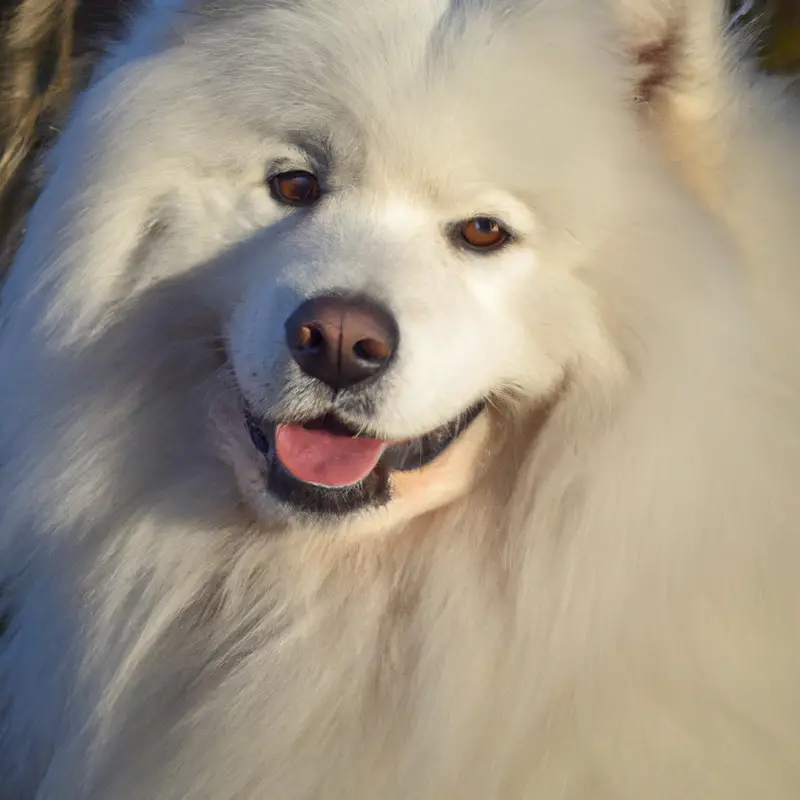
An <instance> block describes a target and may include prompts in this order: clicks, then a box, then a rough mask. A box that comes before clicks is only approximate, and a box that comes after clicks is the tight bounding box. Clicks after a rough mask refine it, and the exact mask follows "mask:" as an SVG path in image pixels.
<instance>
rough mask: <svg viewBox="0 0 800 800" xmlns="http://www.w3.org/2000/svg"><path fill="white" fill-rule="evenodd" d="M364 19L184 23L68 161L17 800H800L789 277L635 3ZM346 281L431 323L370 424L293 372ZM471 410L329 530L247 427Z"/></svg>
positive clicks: (181, 18) (19, 476)
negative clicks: (722, 169) (673, 109)
mask: <svg viewBox="0 0 800 800" xmlns="http://www.w3.org/2000/svg"><path fill="white" fill-rule="evenodd" d="M645 3H646V0H642V4H643V5H644V4H645ZM647 4H648V5H652V3H647ZM633 5H635V4H634V3H632V2H628V9H629V10H630V8H631V7H632V6H633ZM353 12H354V4H353V3H352V2H347V1H346V0H325V2H323V1H322V0H303V1H302V2H298V3H286V2H283V0H271V1H270V2H266V3H265V2H259V3H255V2H252V3H251V2H247V1H245V2H240V3H236V4H235V5H234V4H230V5H227V4H226V5H219V4H216V3H214V4H212V3H205V2H202V0H198V1H197V2H191V3H188V4H184V5H183V6H181V7H180V8H177V7H172V6H170V5H168V4H166V3H164V4H155V5H153V6H150V7H148V8H147V9H145V10H144V11H143V13H142V14H141V15H140V16H139V17H138V19H137V21H136V23H135V24H134V26H133V29H132V32H131V34H130V36H129V38H127V39H126V40H125V42H124V43H123V44H121V45H120V46H119V47H118V48H117V49H115V51H114V52H113V53H112V54H111V55H110V56H109V58H108V60H107V61H106V62H105V63H104V65H103V66H102V68H101V69H100V71H99V73H98V76H97V79H96V81H95V83H94V84H93V85H92V87H91V88H90V89H89V91H88V92H87V93H86V94H84V95H83V96H82V97H81V98H80V99H79V101H78V102H77V104H76V106H75V108H74V110H73V114H72V118H71V121H70V123H69V125H68V126H67V127H66V129H65V131H64V133H63V135H62V136H61V137H60V140H59V142H58V144H57V146H56V148H55V150H54V151H53V152H52V154H51V161H50V166H51V172H50V177H49V179H48V181H47V184H46V186H45V189H44V191H43V193H42V195H41V197H40V198H39V200H38V202H37V204H36V206H35V208H34V209H33V212H32V214H31V216H30V218H29V220H28V231H27V235H26V238H25V241H24V243H23V245H22V247H21V249H20V251H19V253H18V255H17V257H16V261H15V264H14V267H13V269H12V271H11V273H10V275H9V277H8V279H7V281H6V285H5V287H4V294H3V312H2V313H3V318H2V329H0V383H2V386H3V387H4V388H3V391H2V394H0V464H2V472H0V565H2V566H1V567H0V569H2V572H1V573H0V578H2V582H3V587H4V588H3V591H2V595H1V597H2V602H3V604H4V614H5V617H6V619H7V622H6V626H5V632H4V634H3V637H2V639H0V709H2V711H1V712H0V754H1V755H0V797H2V798H3V800H23V799H25V798H37V800H78V799H79V798H80V799H81V800H83V799H84V798H91V800H106V799H107V798H114V799H115V800H140V799H141V798H151V797H152V798H156V797H157V798H159V799H160V800H161V799H162V798H163V800H178V798H186V797H190V798H198V800H202V799H203V798H207V799H208V800H233V798H237V800H239V799H240V798H245V799H246V798H253V799H254V800H255V799H256V798H259V799H260V798H280V799H281V800H301V798H302V799H303V800H305V799H306V798H317V799H318V800H338V799H341V800H345V799H347V800H358V799H362V800H368V799H369V800H372V799H373V798H381V799H382V800H401V798H403V799H405V798H420V799H423V798H426V799H430V800H456V799H458V800H479V799H480V800H484V799H485V798H493V799H494V800H517V799H518V798H537V800H641V798H644V797H646V798H649V799H650V800H674V798H686V800H701V798H702V800H711V798H718V799H719V800H751V799H752V800H755V798H773V799H774V800H790V799H791V800H794V798H796V797H797V796H798V792H800V759H798V758H797V753H798V752H800V688H798V681H797V675H798V670H799V669H800V644H798V641H800V639H798V635H797V634H798V625H800V623H799V622H798V618H797V613H796V609H797V607H798V600H800V598H799V597H798V595H799V594H800V588H798V581H797V567H798V564H799V563H800V537H798V530H797V529H798V523H797V519H798V512H800V497H798V493H797V488H796V487H797V483H798V480H800V402H798V401H800V395H798V391H799V390H800V383H799V382H798V379H799V378H800V374H798V372H799V370H800V368H799V367H798V364H797V361H798V359H797V357H796V355H797V354H796V344H795V343H794V341H792V340H791V337H790V336H788V335H785V334H788V331H789V327H788V326H789V325H790V322H789V318H788V315H787V316H786V317H784V319H785V320H786V322H785V327H781V325H778V326H772V325H770V324H767V322H768V321H769V319H770V318H771V317H772V316H773V315H772V313H771V311H770V309H771V308H772V306H771V305H769V303H772V302H776V303H777V302H778V299H783V300H784V301H788V302H791V298H793V297H794V296H795V295H793V294H791V293H792V292H795V289H794V287H793V286H792V285H791V283H787V284H786V285H784V284H782V283H781V281H780V280H776V281H775V282H774V283H772V284H770V288H769V290H768V291H769V294H767V295H765V294H762V293H760V292H754V291H753V275H754V262H753V259H752V258H751V257H749V256H748V255H747V252H746V248H747V247H748V246H749V244H747V243H749V242H750V241H752V240H751V238H750V237H749V236H740V235H739V234H738V233H737V231H738V223H736V222H735V221H734V220H728V219H726V218H725V216H724V214H721V213H720V212H719V211H718V207H717V206H716V205H715V204H714V202H713V200H711V199H709V198H712V197H713V195H712V194H707V193H706V192H705V190H704V189H702V188H698V184H696V183H694V182H693V181H692V180H687V176H689V175H691V174H693V170H694V169H695V165H700V164H701V162H700V161H699V160H698V161H690V160H689V159H688V158H687V159H684V161H683V162H682V163H683V164H684V166H685V167H686V169H685V170H682V169H680V168H676V166H675V165H674V164H673V163H670V161H669V160H668V159H665V158H664V153H665V151H666V150H668V148H665V147H664V144H663V140H662V139H661V138H659V136H660V134H661V132H662V131H663V128H660V127H659V128H658V133H659V136H656V135H655V128H656V127H658V126H657V125H656V126H653V125H652V124H651V122H652V120H651V119H650V118H648V120H644V119H643V115H642V113H641V109H637V108H635V107H634V105H633V104H632V103H631V102H630V98H631V96H632V95H633V94H634V89H635V86H636V85H637V83H641V80H642V78H641V74H640V71H639V69H638V67H637V65H636V64H635V63H634V61H635V59H632V58H631V53H632V52H633V50H634V49H635V48H633V49H632V48H631V46H630V45H631V42H632V41H634V39H635V36H636V29H635V27H634V24H633V23H631V22H630V18H626V17H624V16H623V15H621V14H620V7H619V5H618V4H613V3H612V2H611V0H604V1H603V2H598V0H516V2H505V1H504V0H449V1H448V0H413V1H410V2H408V3H402V4H398V3H396V2H388V1H384V0H369V2H363V3H359V4H358V13H357V14H354V13H353ZM693 30H696V29H693ZM711 30H712V28H709V31H711ZM715 35H716V33H715ZM654 118H655V119H658V118H657V117H654ZM686 130H689V129H688V128H687V129H686ZM703 131H704V132H705V128H704V129H703ZM774 135H775V136H778V135H779V133H775V134H774ZM677 160H678V161H679V162H680V158H679V159H677ZM285 169H293V170H298V169H302V170H305V171H306V172H312V171H313V172H314V174H315V175H318V176H319V177H320V181H321V184H322V186H323V193H324V196H323V199H322V200H321V201H320V203H319V205H317V206H314V207H313V208H302V209H294V208H287V207H285V206H283V205H281V204H280V203H279V202H277V201H276V198H275V197H274V193H273V196H271V195H270V192H269V190H268V187H267V186H266V185H265V183H268V180H265V178H267V179H268V178H269V176H270V175H271V174H272V173H271V172H270V170H272V171H276V170H277V171H278V172H280V171H281V170H285ZM699 169H700V166H697V170H698V171H699ZM725 174H727V173H725ZM758 174H760V173H755V172H753V173H747V174H743V177H742V180H747V181H749V182H751V183H752V182H755V181H756V180H757V178H758ZM705 185H714V184H713V182H711V183H709V184H703V186H705ZM753 191H755V189H754V190H753ZM743 207H744V206H743ZM476 215H490V217H491V219H494V220H501V221H502V223H503V224H504V225H505V226H506V227H507V228H508V230H509V231H510V232H511V233H512V235H511V236H510V238H509V240H508V244H507V245H506V246H504V247H502V248H499V249H497V250H496V251H493V252H491V253H488V254H477V253H475V252H472V251H470V250H469V249H465V248H464V247H462V246H460V245H459V240H458V238H457V236H456V234H457V232H458V231H459V230H461V228H460V227H459V225H460V221H462V220H466V219H470V218H474V217H475V216H476ZM454 226H455V227H454ZM454 232H455V233H454ZM783 235H784V234H783V232H782V229H779V228H776V229H775V233H774V235H773V236H772V237H771V238H770V241H773V240H774V241H775V244H774V247H775V248H776V249H777V250H778V256H777V257H776V259H775V260H772V259H770V258H767V254H768V253H772V252H773V251H771V250H766V249H762V250H760V251H759V252H760V253H762V254H764V260H765V262H766V265H765V269H770V268H771V265H772V264H774V263H777V261H778V260H779V258H780V257H782V256H781V253H782V252H783V251H782V250H781V244H780V238H779V237H780V236H783ZM753 252H755V250H753ZM776 269H777V267H776ZM331 289H335V290H337V291H340V292H349V293H358V294H359V295H364V294H369V295H370V296H374V297H376V298H378V299H379V300H380V301H381V302H382V303H383V304H384V305H386V306H387V307H389V308H390V309H391V310H392V312H393V314H394V315H395V317H396V319H397V321H398V324H399V328H400V332H401V340H400V341H401V346H400V347H401V349H400V350H399V352H398V357H397V359H396V361H395V363H393V365H392V367H391V370H390V371H389V372H388V373H387V375H386V377H385V379H384V378H382V379H381V381H380V382H378V384H376V386H375V387H374V389H371V390H370V393H369V394H358V393H352V394H350V393H348V392H343V393H339V394H338V395H335V396H334V397H333V398H329V397H328V395H327V394H323V393H321V392H320V390H319V387H318V386H317V385H316V383H314V382H313V381H311V380H309V379H308V378H307V376H303V375H301V374H300V371H299V370H298V369H297V366H296V365H295V364H293V363H292V361H291V359H290V358H289V356H288V354H287V352H286V345H285V342H284V339H283V326H284V321H285V320H286V318H287V315H288V314H290V313H291V312H292V310H293V309H294V308H295V306H296V305H297V303H298V302H299V301H301V300H303V299H305V298H308V297H314V296H317V295H318V294H319V293H320V292H323V291H329V290H331ZM766 291H767V289H765V292H766ZM781 292H785V295H784V296H783V298H778V297H777V296H778V295H779V294H780V293H781ZM765 297H766V299H767V300H766V301H765V300H764V298H765ZM767 301H768V303H767V304H765V303H766V302H767ZM765 311H766V313H765ZM795 341H796V340H795ZM479 399H483V402H484V403H485V410H484V412H483V413H482V414H481V416H480V417H479V418H478V419H477V420H476V421H475V422H474V423H473V424H472V425H471V426H470V427H469V428H467V430H466V431H465V432H464V433H463V434H462V435H461V436H460V437H459V438H458V439H457V440H456V441H455V442H454V443H453V444H452V446H451V447H450V449H448V450H447V451H445V452H444V454H443V455H442V456H440V458H438V459H436V460H434V461H432V462H431V463H430V464H428V465H427V466H425V467H424V468H422V469H420V470H412V471H408V472H397V473H396V474H394V475H392V476H390V478H389V480H390V484H389V489H390V494H391V499H390V500H389V502H388V503H387V504H386V505H383V506H380V507H378V508H367V507H358V508H355V507H353V508H352V511H351V512H349V513H343V514H339V515H330V514H314V513H309V512H308V509H304V508H301V507H298V506H297V505H296V504H295V505H292V504H291V503H287V502H285V498H281V497H277V496H276V495H275V492H274V491H273V488H272V487H271V486H270V481H269V475H268V474H266V473H265V466H264V459H263V458H262V454H261V453H259V452H258V450H257V449H256V448H254V446H253V442H251V441H250V439H249V438H248V436H247V433H246V431H245V429H244V426H243V425H242V416H243V414H244V413H248V414H250V413H252V414H255V415H257V416H258V418H259V419H264V420H267V419H275V420H288V419H292V420H302V419H305V418H308V417H310V416H313V414H316V413H320V409H322V408H323V407H324V408H325V410H326V411H327V410H329V407H330V408H332V409H333V410H334V411H335V412H336V413H337V414H339V415H341V416H343V417H344V418H345V419H346V420H347V421H349V422H350V423H352V424H356V423H357V424H359V425H360V426H361V427H362V428H363V430H364V431H365V432H367V433H369V434H370V435H372V436H376V437H377V436H381V437H382V438H385V439H387V440H389V439H391V440H392V441H395V440H408V439H414V437H420V436H422V435H423V434H425V433H426V432H427V431H429V430H431V429H434V428H436V427H437V426H440V425H442V424H443V423H445V422H447V421H448V420H450V419H453V418H458V415H460V414H462V413H463V411H464V409H467V408H469V407H471V406H472V405H473V404H474V403H475V402H476V400H479ZM349 502H350V501H348V500H347V498H346V497H344V498H343V500H342V503H343V509H344V508H349V507H350V506H348V503H349Z"/></svg>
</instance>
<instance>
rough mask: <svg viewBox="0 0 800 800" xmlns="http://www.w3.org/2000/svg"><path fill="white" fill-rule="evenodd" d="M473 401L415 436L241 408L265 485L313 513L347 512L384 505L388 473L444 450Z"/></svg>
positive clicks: (478, 409) (468, 417) (474, 414)
mask: <svg viewBox="0 0 800 800" xmlns="http://www.w3.org/2000/svg"><path fill="white" fill-rule="evenodd" d="M484 408H485V402H479V403H476V404H475V405H473V406H470V408H468V409H466V410H465V411H464V412H462V413H461V414H459V415H458V416H457V417H456V418H455V419H453V420H451V421H450V422H447V423H446V424H444V425H441V426H439V427H437V428H435V429H434V430H432V431H429V432H428V433H426V434H424V435H422V436H420V437H417V438H415V439H406V440H387V439H378V438H372V437H370V436H366V435H362V434H361V433H360V432H359V431H358V430H356V429H355V428H353V427H352V426H350V425H348V424H347V423H346V422H344V421H342V420H341V419H340V418H339V417H337V416H336V415H335V414H333V413H329V414H325V415H324V416H322V417H318V418H316V419H313V420H309V421H307V422H304V423H302V424H296V423H289V422H271V421H268V420H263V419H257V418H255V417H254V416H253V415H252V414H251V413H250V412H249V411H248V410H245V415H244V422H245V427H246V428H247V431H248V433H249V434H250V438H251V440H252V442H253V445H254V446H255V448H256V449H257V450H258V451H259V453H261V455H262V456H263V457H264V458H265V460H266V463H267V486H268V489H269V491H270V492H271V493H272V494H274V495H276V496H277V497H278V499H280V500H282V501H284V502H286V503H288V504H290V505H293V506H296V507H299V508H302V509H303V510H305V511H309V512H316V513H320V512H322V513H338V514H344V513H350V512H352V511H354V510H357V509H359V508H363V507H365V506H377V505H383V504H384V503H386V502H387V501H388V500H389V499H390V497H391V474H392V473H393V472H395V471H410V470H417V469H421V468H422V467H424V466H426V465H427V464H430V463H431V462H432V461H434V460H435V459H437V458H438V457H439V456H441V455H442V453H444V451H445V450H447V449H448V448H449V447H450V446H451V445H452V444H453V443H454V442H455V441H456V440H457V439H458V438H459V437H460V436H461V435H462V434H463V433H464V431H465V430H467V428H468V427H469V426H470V425H471V424H472V423H473V422H474V421H475V420H476V419H477V418H478V417H479V416H480V414H481V413H482V412H483V410H484Z"/></svg>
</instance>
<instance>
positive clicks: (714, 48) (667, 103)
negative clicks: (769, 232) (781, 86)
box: [611, 0, 747, 205]
mask: <svg viewBox="0 0 800 800" xmlns="http://www.w3.org/2000/svg"><path fill="white" fill-rule="evenodd" d="M611 2H612V3H614V5H615V7H616V10H617V14H618V17H619V26H620V27H619V30H620V34H621V37H622V42H621V44H622V48H623V49H624V51H625V53H626V54H627V55H628V56H629V57H630V59H631V61H632V64H633V67H634V71H633V76H634V79H633V81H632V83H633V85H632V86H631V87H630V97H631V102H632V104H634V105H635V108H636V110H637V112H638V113H641V114H642V116H643V118H644V120H645V122H646V124H647V125H648V126H649V127H650V129H651V131H652V132H653V133H654V135H655V136H656V137H657V138H658V139H659V140H660V141H661V145H662V147H663V152H664V155H665V156H666V157H667V158H669V159H670V160H672V161H673V162H674V163H676V164H677V165H678V167H679V170H680V172H681V173H682V175H683V176H684V178H685V180H686V181H687V182H688V183H689V185H690V186H691V187H692V188H693V189H694V190H695V191H696V192H698V193H699V194H700V195H701V196H702V197H704V198H705V200H706V202H708V203H709V204H711V205H713V204H715V203H717V202H720V197H719V196H718V195H719V193H720V182H719V176H720V170H721V169H722V164H723V162H724V159H725V149H726V144H725V143H726V141H727V139H728V132H727V130H726V127H725V126H726V124H728V122H729V121H730V120H731V118H732V114H731V113H729V112H730V110H731V108H732V106H733V105H734V104H735V103H736V98H737V89H736V87H737V85H738V78H737V72H738V70H740V69H742V68H743V66H742V65H743V64H744V59H743V58H742V52H741V51H742V49H744V48H745V47H746V46H747V42H746V41H745V39H744V37H743V35H742V33H740V32H734V31H732V30H731V15H730V13H729V8H728V6H729V3H728V0H611Z"/></svg>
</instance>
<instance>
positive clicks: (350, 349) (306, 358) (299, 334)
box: [286, 295, 399, 390]
mask: <svg viewBox="0 0 800 800" xmlns="http://www.w3.org/2000/svg"><path fill="white" fill-rule="evenodd" d="M398 341H399V332H398V328H397V323H396V322H395V320H394V317H392V315H391V314H390V313H389V312H388V311H387V310H386V309H384V308H383V307H382V306H380V305H378V304H377V303H374V302H371V301H369V300H364V299H348V298H346V297H338V296H335V295H329V296H323V297H315V298H313V299H312V300H306V302H305V303H302V304H301V305H300V306H298V308H297V309H296V310H295V311H294V313H293V314H292V315H291V316H290V317H289V319H287V320H286V343H287V345H288V346H289V350H290V352H291V354H292V356H293V358H294V360H295V361H296V362H297V364H298V366H299V367H300V369H302V370H303V372H305V373H306V375H310V376H311V377H312V378H316V379H317V380H320V381H322V382H323V383H325V384H327V385H328V386H330V387H331V388H332V389H334V390H339V389H346V388H348V387H350V386H355V385H356V384H358V383H363V382H364V381H366V380H369V379H370V378H375V377H377V376H378V375H380V374H381V373H382V372H384V371H385V370H386V368H387V367H388V366H389V364H390V363H391V360H392V357H393V356H394V354H395V352H396V351H397V344H398Z"/></svg>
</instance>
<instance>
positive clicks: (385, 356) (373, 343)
mask: <svg viewBox="0 0 800 800" xmlns="http://www.w3.org/2000/svg"><path fill="white" fill-rule="evenodd" d="M353 354H354V355H355V356H356V358H358V359H359V360H361V361H368V362H370V363H377V364H381V363H383V362H384V361H388V360H389V358H390V357H391V355H392V348H391V347H390V346H389V343H388V342H382V341H380V340H379V339H360V340H359V341H357V342H356V343H355V344H354V345H353Z"/></svg>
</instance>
